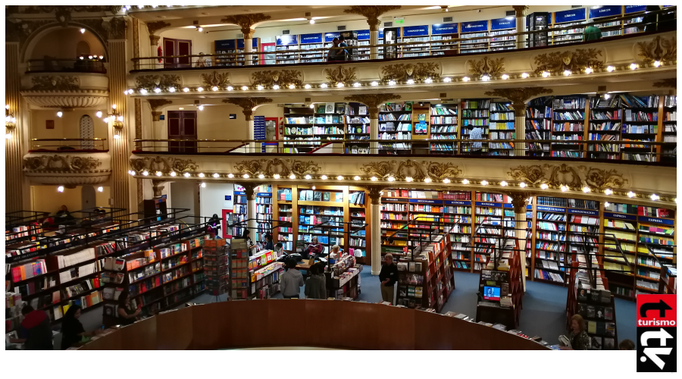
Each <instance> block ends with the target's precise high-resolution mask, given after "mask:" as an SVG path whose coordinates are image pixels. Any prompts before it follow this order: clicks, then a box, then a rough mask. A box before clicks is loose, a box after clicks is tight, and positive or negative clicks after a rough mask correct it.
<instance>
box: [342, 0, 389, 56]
mask: <svg viewBox="0 0 682 379" xmlns="http://www.w3.org/2000/svg"><path fill="white" fill-rule="evenodd" d="M395 9H400V5H382V6H353V7H350V8H349V9H344V10H343V11H344V12H345V13H352V14H359V15H361V16H364V17H366V18H367V25H369V43H370V45H371V46H372V47H370V49H369V59H379V53H378V51H379V49H378V48H377V45H378V44H379V25H381V21H379V17H381V15H382V14H384V13H386V12H388V11H392V10H395Z"/></svg>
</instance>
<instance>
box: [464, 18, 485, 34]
mask: <svg viewBox="0 0 682 379" xmlns="http://www.w3.org/2000/svg"><path fill="white" fill-rule="evenodd" d="M485 31H488V20H481V21H471V22H463V23H462V33H472V32H485Z"/></svg>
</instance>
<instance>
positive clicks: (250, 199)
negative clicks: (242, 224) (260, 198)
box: [239, 183, 258, 241]
mask: <svg viewBox="0 0 682 379" xmlns="http://www.w3.org/2000/svg"><path fill="white" fill-rule="evenodd" d="M239 184H240V185H241V186H242V187H244V193H245V194H246V208H247V211H248V213H247V216H246V217H247V220H248V221H247V222H246V225H247V229H248V230H250V231H251V240H252V241H256V240H258V238H257V236H256V234H258V221H257V220H256V217H258V216H257V214H258V213H257V211H256V209H257V208H256V187H257V185H256V184H254V183H239Z"/></svg>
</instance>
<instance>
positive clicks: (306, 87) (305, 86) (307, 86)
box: [303, 84, 311, 89]
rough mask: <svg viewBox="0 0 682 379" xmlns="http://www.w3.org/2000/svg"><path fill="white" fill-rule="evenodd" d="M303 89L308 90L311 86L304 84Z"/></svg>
mask: <svg viewBox="0 0 682 379" xmlns="http://www.w3.org/2000/svg"><path fill="white" fill-rule="evenodd" d="M303 88H305V89H310V88H311V86H310V84H306V85H304V86H303Z"/></svg>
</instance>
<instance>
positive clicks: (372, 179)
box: [369, 176, 379, 182]
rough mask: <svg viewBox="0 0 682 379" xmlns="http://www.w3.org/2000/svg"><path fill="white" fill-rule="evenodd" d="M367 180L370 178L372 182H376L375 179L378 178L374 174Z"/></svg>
mask: <svg viewBox="0 0 682 379" xmlns="http://www.w3.org/2000/svg"><path fill="white" fill-rule="evenodd" d="M369 180H371V181H373V182H376V181H377V180H379V179H377V177H376V176H373V177H371V178H369Z"/></svg>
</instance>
